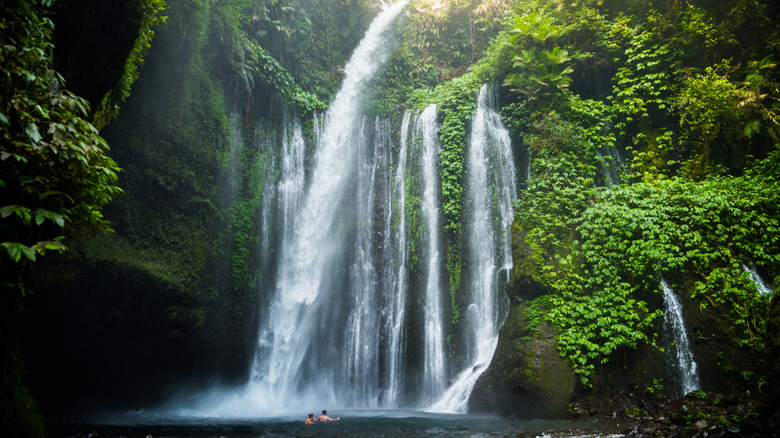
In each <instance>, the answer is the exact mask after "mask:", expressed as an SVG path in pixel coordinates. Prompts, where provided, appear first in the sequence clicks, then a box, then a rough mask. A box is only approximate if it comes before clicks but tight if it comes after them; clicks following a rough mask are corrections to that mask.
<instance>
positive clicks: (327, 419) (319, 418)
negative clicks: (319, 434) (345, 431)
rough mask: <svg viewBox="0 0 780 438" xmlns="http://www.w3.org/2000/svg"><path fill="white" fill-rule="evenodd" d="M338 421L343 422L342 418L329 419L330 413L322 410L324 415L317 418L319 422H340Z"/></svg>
mask: <svg viewBox="0 0 780 438" xmlns="http://www.w3.org/2000/svg"><path fill="white" fill-rule="evenodd" d="M338 420H341V417H338V418H330V417H328V411H326V410H325V409H323V410H322V415H320V416H319V417H317V421H338Z"/></svg>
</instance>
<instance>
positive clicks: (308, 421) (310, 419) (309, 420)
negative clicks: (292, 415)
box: [303, 413, 317, 424]
mask: <svg viewBox="0 0 780 438" xmlns="http://www.w3.org/2000/svg"><path fill="white" fill-rule="evenodd" d="M315 421H317V419H316V418H314V414H311V413H310V414H309V418H307V419H306V420H305V421H304V422H303V424H314V422H315Z"/></svg>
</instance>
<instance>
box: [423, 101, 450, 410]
mask: <svg viewBox="0 0 780 438" xmlns="http://www.w3.org/2000/svg"><path fill="white" fill-rule="evenodd" d="M417 129H418V133H419V134H418V135H419V137H420V138H421V140H422V165H421V166H422V167H421V172H422V182H423V194H422V212H423V218H424V221H425V231H426V232H427V236H426V237H427V239H426V240H427V247H426V253H425V259H426V260H427V262H428V263H427V266H426V279H425V300H424V303H423V309H424V318H425V322H424V327H423V334H424V343H423V345H424V347H425V348H424V371H423V388H422V399H423V403H426V404H428V403H432V402H433V401H434V400H435V399H436V398H438V397H439V396H440V395H441V393H442V392H443V390H444V379H445V376H444V325H443V321H442V306H441V292H442V286H441V266H442V257H441V242H440V236H439V231H440V226H441V218H440V210H441V206H440V203H439V192H440V187H441V183H440V181H439V167H438V159H439V154H440V153H441V147H440V145H439V138H438V135H437V134H438V125H437V123H436V105H430V106H428V107H427V108H426V109H425V110H424V111H423V112H422V114H420V118H419V120H418V122H417Z"/></svg>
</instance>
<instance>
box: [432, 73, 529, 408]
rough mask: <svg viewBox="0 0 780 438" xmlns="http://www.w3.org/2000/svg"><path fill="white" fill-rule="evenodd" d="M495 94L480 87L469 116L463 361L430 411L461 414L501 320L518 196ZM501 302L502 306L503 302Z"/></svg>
mask: <svg viewBox="0 0 780 438" xmlns="http://www.w3.org/2000/svg"><path fill="white" fill-rule="evenodd" d="M496 108H497V106H496V92H495V90H494V89H493V88H492V87H488V86H486V85H485V86H483V87H482V89H481V90H480V91H479V96H478V98H477V111H476V113H475V114H474V117H473V119H472V131H471V137H470V139H469V150H468V153H467V156H466V167H467V168H468V175H467V184H466V199H467V204H466V209H467V216H468V220H467V223H468V234H467V236H468V241H467V247H468V254H467V256H468V261H469V262H468V264H467V266H466V267H465V271H466V272H465V275H466V276H467V278H468V279H469V280H468V283H467V289H466V290H467V291H469V293H470V297H469V300H468V303H469V304H468V307H467V309H466V312H465V315H463V318H464V321H463V324H464V326H465V329H464V336H465V337H466V355H465V356H466V360H465V365H464V367H463V369H462V371H460V372H459V373H458V374H457V376H456V377H455V378H454V379H453V381H452V384H451V385H450V387H449V388H448V389H447V391H446V393H445V394H444V395H443V397H442V398H441V399H440V400H439V401H437V402H436V403H435V404H434V405H433V406H432V407H431V410H433V411H440V412H457V413H465V412H466V411H467V410H468V399H469V396H470V395H471V391H472V389H473V388H474V384H475V383H476V381H477V379H478V378H479V377H480V376H481V375H482V373H484V371H485V369H487V367H488V365H489V364H490V361H491V360H492V358H493V353H495V350H496V346H497V345H498V330H499V329H500V328H501V325H502V324H503V321H504V319H505V314H506V308H507V306H508V304H507V303H506V301H507V298H506V294H505V293H504V291H503V290H504V289H503V288H504V286H505V285H506V284H507V283H508V282H509V278H510V276H509V273H510V270H511V268H512V254H511V242H510V235H509V228H510V226H511V224H512V220H513V218H514V212H513V210H512V202H513V201H514V200H515V199H516V198H517V189H516V187H515V167H514V158H513V156H512V144H511V141H510V138H509V132H508V131H507V130H506V128H505V127H504V125H503V123H502V122H501V116H500V115H499V114H498V112H497V110H496ZM502 303H503V304H504V305H503V306H501V304H502Z"/></svg>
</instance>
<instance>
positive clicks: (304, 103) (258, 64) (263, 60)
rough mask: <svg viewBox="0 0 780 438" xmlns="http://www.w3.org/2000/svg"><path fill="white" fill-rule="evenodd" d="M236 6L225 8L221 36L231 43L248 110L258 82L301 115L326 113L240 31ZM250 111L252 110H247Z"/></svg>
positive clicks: (310, 95)
mask: <svg viewBox="0 0 780 438" xmlns="http://www.w3.org/2000/svg"><path fill="white" fill-rule="evenodd" d="M235 7H236V5H230V4H228V5H223V6H222V8H221V10H220V15H219V24H220V25H219V28H218V32H219V33H220V35H221V38H222V40H223V41H228V42H229V44H228V47H229V48H230V51H229V53H228V60H229V62H230V65H231V66H232V68H233V71H234V75H235V80H236V81H237V82H238V83H239V84H241V86H242V88H243V91H244V96H243V98H244V101H245V105H246V107H247V108H249V106H250V105H251V104H252V92H253V90H254V89H255V85H256V84H255V81H256V79H260V80H262V81H264V82H265V83H267V84H269V85H270V86H271V87H273V88H274V89H275V90H276V91H278V92H279V93H280V94H281V95H282V96H284V97H285V98H287V100H288V101H289V102H290V103H292V104H293V105H295V106H296V108H298V110H299V111H300V113H301V114H308V113H310V112H312V111H314V110H318V109H324V108H325V104H324V103H323V102H321V101H320V100H319V99H317V97H316V96H315V95H314V94H313V93H310V92H306V91H304V90H303V89H302V88H301V87H300V85H298V83H297V82H296V81H295V79H294V78H293V77H292V75H290V73H289V72H288V71H287V69H286V68H284V67H283V66H282V64H280V63H279V61H277V60H276V59H275V58H274V57H273V56H272V55H271V53H270V52H269V51H268V50H266V49H264V48H262V47H261V46H260V45H259V44H258V43H257V41H255V40H253V39H252V38H250V37H249V36H248V35H247V34H246V32H245V31H244V30H243V29H242V28H241V27H240V22H241V20H242V17H241V15H240V14H239V13H238V11H237V10H236V9H235ZM247 111H248V109H247Z"/></svg>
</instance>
